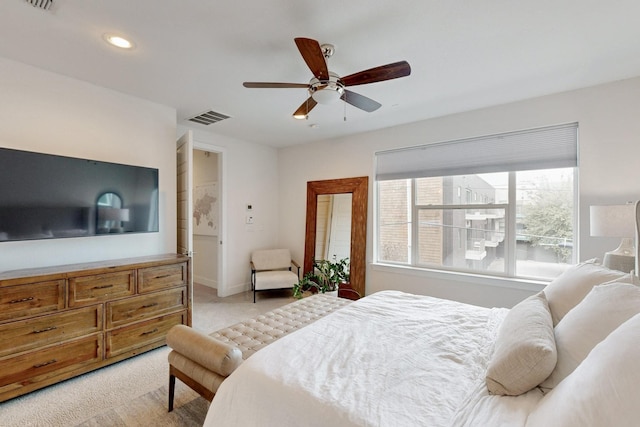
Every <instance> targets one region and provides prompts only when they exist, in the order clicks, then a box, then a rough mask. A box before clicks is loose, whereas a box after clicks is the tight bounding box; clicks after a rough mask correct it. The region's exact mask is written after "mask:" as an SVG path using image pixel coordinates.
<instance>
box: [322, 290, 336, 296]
mask: <svg viewBox="0 0 640 427" xmlns="http://www.w3.org/2000/svg"><path fill="white" fill-rule="evenodd" d="M324 294H325V295H329V296H332V297H336V298H337V297H338V290H337V289H336V290H335V291H326V292H325V293H324Z"/></svg>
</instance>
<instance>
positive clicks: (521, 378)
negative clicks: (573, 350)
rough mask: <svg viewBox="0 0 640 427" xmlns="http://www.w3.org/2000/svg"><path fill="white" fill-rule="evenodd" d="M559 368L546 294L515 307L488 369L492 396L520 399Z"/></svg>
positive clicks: (539, 294) (502, 330)
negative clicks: (509, 396)
mask: <svg viewBox="0 0 640 427" xmlns="http://www.w3.org/2000/svg"><path fill="white" fill-rule="evenodd" d="M555 365H556V345H555V340H554V337H553V325H552V324H551V313H550V312H549V305H548V304H547V299H546V298H545V295H544V292H540V293H538V294H536V295H533V296H531V297H529V298H527V299H525V300H524V301H522V302H520V303H519V304H517V305H516V306H515V307H513V308H512V309H511V310H510V311H509V313H508V314H507V316H506V317H505V319H504V321H503V322H502V325H501V326H500V330H499V331H498V337H497V339H496V344H495V350H494V352H493V355H492V356H491V360H490V361H489V366H488V368H487V375H486V383H487V388H488V389H489V393H491V394H501V395H511V396H516V395H519V394H522V393H525V392H527V391H529V390H531V389H532V388H534V387H536V386H537V385H538V384H540V383H541V382H542V381H543V380H544V379H545V378H547V377H548V376H549V374H551V371H553V368H554V366H555Z"/></svg>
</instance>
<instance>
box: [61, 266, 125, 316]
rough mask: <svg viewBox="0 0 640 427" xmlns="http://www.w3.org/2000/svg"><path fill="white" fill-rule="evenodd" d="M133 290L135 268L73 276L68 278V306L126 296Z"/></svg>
mask: <svg viewBox="0 0 640 427" xmlns="http://www.w3.org/2000/svg"><path fill="white" fill-rule="evenodd" d="M135 291H136V275H135V270H125V271H115V272H113V273H105V274H99V275H95V276H83V277H73V278H70V279H69V307H79V306H82V305H89V304H95V303H96V302H100V301H105V300H109V299H114V298H121V297H126V296H129V295H133V294H134V293H135Z"/></svg>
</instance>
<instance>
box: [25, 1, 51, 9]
mask: <svg viewBox="0 0 640 427" xmlns="http://www.w3.org/2000/svg"><path fill="white" fill-rule="evenodd" d="M25 1H26V2H27V3H29V4H30V5H31V6H33V7H38V8H40V9H44V10H49V9H51V6H53V0H25Z"/></svg>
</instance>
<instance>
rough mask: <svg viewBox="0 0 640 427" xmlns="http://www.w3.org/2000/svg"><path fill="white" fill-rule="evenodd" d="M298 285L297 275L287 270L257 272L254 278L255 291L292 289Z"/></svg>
mask: <svg viewBox="0 0 640 427" xmlns="http://www.w3.org/2000/svg"><path fill="white" fill-rule="evenodd" d="M296 283H298V275H297V274H296V273H294V272H293V271H289V270H276V271H259V272H257V273H256V277H255V289H256V290H258V291H260V290H264V289H283V288H293V286H294V285H295V284H296Z"/></svg>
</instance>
